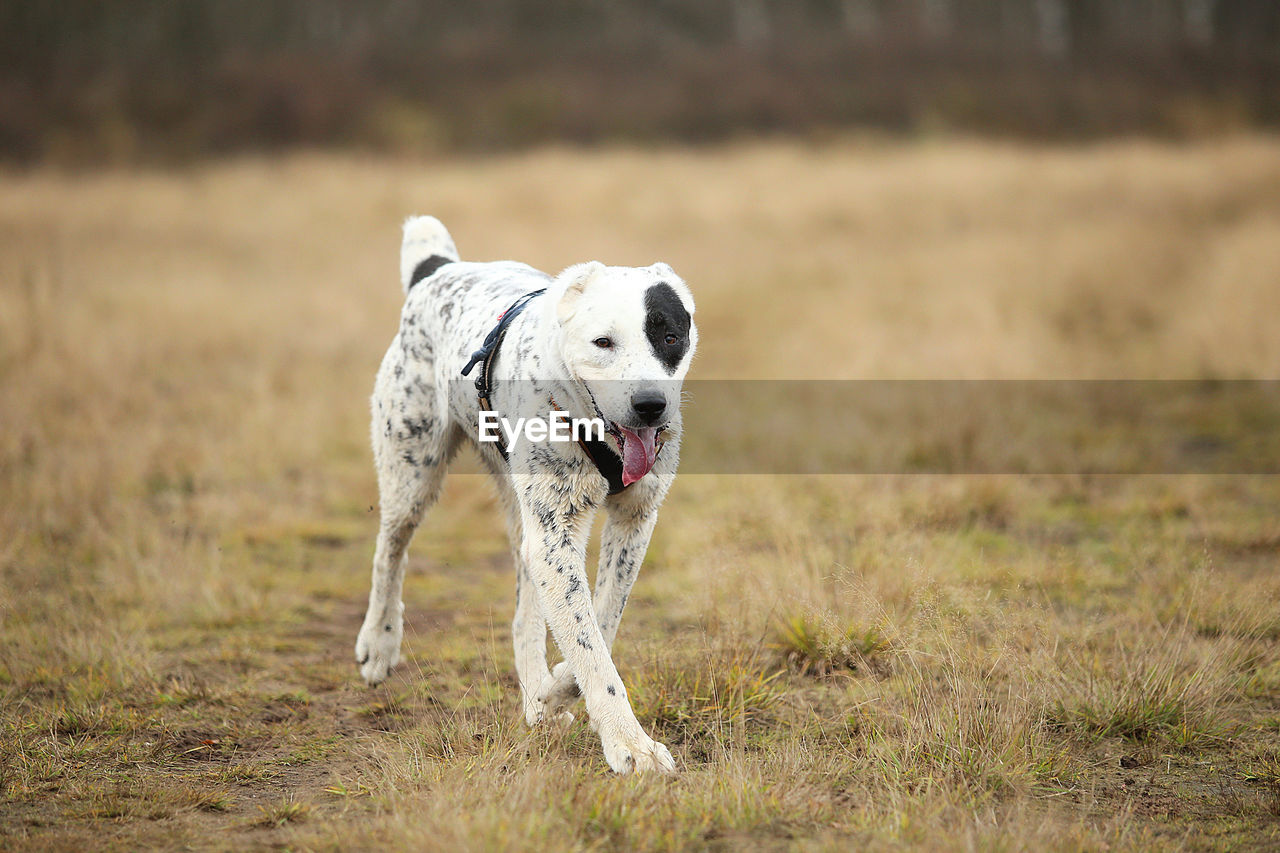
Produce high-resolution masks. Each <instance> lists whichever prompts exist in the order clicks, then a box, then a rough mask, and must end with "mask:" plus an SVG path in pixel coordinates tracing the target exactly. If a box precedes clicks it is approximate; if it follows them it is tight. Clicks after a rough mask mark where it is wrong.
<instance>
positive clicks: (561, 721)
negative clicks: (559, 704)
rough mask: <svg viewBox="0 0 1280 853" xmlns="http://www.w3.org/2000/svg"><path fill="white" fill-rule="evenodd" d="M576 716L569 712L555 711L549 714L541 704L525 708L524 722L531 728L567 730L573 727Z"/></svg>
mask: <svg viewBox="0 0 1280 853" xmlns="http://www.w3.org/2000/svg"><path fill="white" fill-rule="evenodd" d="M573 720H574V716H573V714H570V713H569V712H568V711H555V712H552V713H547V711H546V709H545V708H544V707H543V706H542V704H541V703H535V704H532V705H530V706H529V707H527V708H525V711H524V721H525V722H526V723H528V724H529V728H533V727H534V726H552V727H554V728H558V729H567V728H569V726H571V725H573Z"/></svg>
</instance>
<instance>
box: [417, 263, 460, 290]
mask: <svg viewBox="0 0 1280 853" xmlns="http://www.w3.org/2000/svg"><path fill="white" fill-rule="evenodd" d="M451 263H453V258H446V257H445V256H444V255H432V256H431V257H429V258H427V259H426V260H425V261H421V262H419V264H418V265H417V266H416V267H414V268H413V275H411V276H409V289H410V290H412V289H413V286H414V285H415V284H417V283H418V282H420V281H422V280H423V279H424V278H427V277H428V276H430V275H432V274H433V273H434V272H435V271H436V270H438V269H440V267H442V266H444V265H445V264H451Z"/></svg>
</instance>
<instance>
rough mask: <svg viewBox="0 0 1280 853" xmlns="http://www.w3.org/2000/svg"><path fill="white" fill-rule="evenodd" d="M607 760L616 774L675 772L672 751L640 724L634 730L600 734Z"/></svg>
mask: <svg viewBox="0 0 1280 853" xmlns="http://www.w3.org/2000/svg"><path fill="white" fill-rule="evenodd" d="M600 740H601V743H602V744H603V745H604V759H605V761H607V762H609V767H610V768H611V769H612V770H613V772H615V773H621V774H623V775H626V774H628V773H675V772H676V762H675V759H673V758H672V757H671V750H669V749H667V748H666V747H665V746H663V745H662V744H660V743H658V742H657V741H656V740H654V739H653V738H651V737H649V736H648V735H647V734H645V733H644V732H643V731H641V730H640V728H639V726H637V727H636V729H635V731H633V732H626V733H624V732H617V733H613V734H606V735H604V736H603V737H601V739H600Z"/></svg>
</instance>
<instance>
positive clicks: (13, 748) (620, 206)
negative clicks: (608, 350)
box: [0, 138, 1280, 850]
mask: <svg viewBox="0 0 1280 853" xmlns="http://www.w3.org/2000/svg"><path fill="white" fill-rule="evenodd" d="M0 187H3V191H2V192H0V399H3V404H2V405H0V485H2V486H3V488H2V489H0V847H5V848H25V849H72V848H75V849H84V848H86V846H88V847H91V848H92V849H112V848H116V849H136V848H138V847H140V846H154V847H166V848H177V847H192V848H212V849H223V848H233V847H234V848H244V847H279V848H289V849H334V848H341V849H349V848H370V847H378V848H385V847H405V848H410V849H431V848H444V847H448V848H451V849H456V848H462V849H489V848H504V849H524V848H528V849H539V850H541V849H597V848H610V849H613V848H617V849H680V850H683V849H690V848H698V847H703V848H718V849H737V848H741V847H767V848H773V847H802V848H806V849H813V848H816V849H823V848H830V849H849V848H850V847H851V846H854V847H865V848H872V849H881V848H896V847H903V846H906V847H921V848H928V849H940V848H941V849H948V848H951V849H990V848H996V849H1009V850H1042V849H1168V848H1179V847H1180V848H1185V849H1221V850H1234V849H1260V848H1280V573H1278V572H1277V568H1278V566H1277V559H1278V557H1280V514H1278V513H1277V509H1278V508H1280V481H1278V478H1276V477H1274V476H1272V477H1265V476H1214V477H1209V476H1200V475H1180V476H1145V477H1113V476H1099V475H1083V474H1070V473H1063V474H1054V475H1040V476H1013V475H990V476H976V475H973V476H928V475H918V476H870V475H863V476H804V477H802V476H763V475H755V476H750V475H742V476H733V477H730V476H714V475H711V474H694V475H689V476H684V477H682V478H681V479H680V480H679V481H678V483H677V485H676V487H675V489H674V491H673V493H672V495H671V497H670V499H669V500H668V503H667V505H666V506H665V507H664V510H663V516H662V520H661V522H660V523H659V526H658V532H657V534H656V537H655V541H654V544H653V547H652V549H651V551H650V554H649V557H648V559H647V560H646V562H645V567H644V570H643V572H642V573H641V577H640V580H639V583H638V585H637V588H636V592H635V594H634V596H633V598H632V600H631V603H630V605H629V607H628V612H627V617H626V619H625V620H624V621H623V626H622V630H621V632H620V636H619V642H618V649H617V654H616V658H617V661H618V665H619V668H620V670H621V672H622V674H623V676H624V678H625V679H627V681H628V684H629V689H630V693H631V696H632V699H633V701H634V704H635V706H636V709H637V713H638V715H639V717H640V719H641V721H642V722H643V723H644V724H645V725H647V726H651V727H652V730H653V731H654V733H655V735H656V736H658V737H659V738H661V739H662V740H664V741H665V742H666V743H668V744H669V745H670V746H671V747H672V751H673V753H674V754H675V755H676V759H677V763H678V765H679V767H680V773H679V775H678V776H676V777H675V778H617V777H614V776H612V775H610V774H609V772H608V770H607V768H606V766H605V763H604V759H603V757H602V755H601V752H600V748H599V744H598V742H597V740H596V738H595V737H594V735H593V734H592V733H591V731H590V729H589V727H588V724H587V721H586V719H585V713H582V712H581V709H579V714H578V717H579V719H578V721H577V722H576V723H575V724H574V725H573V726H572V727H571V728H569V729H568V730H567V731H534V732H530V731H528V730H526V729H525V727H524V726H523V723H522V722H521V721H520V716H521V715H520V704H519V697H518V695H517V690H516V685H515V682H514V677H513V673H512V662H511V651H510V642H509V639H510V634H509V627H508V624H509V622H510V618H511V613H512V594H513V587H514V584H513V579H512V577H511V571H510V566H509V562H508V557H507V545H506V543H505V541H504V538H503V535H502V532H501V523H500V521H499V514H498V511H497V508H496V506H495V499H494V496H493V494H492V492H491V490H490V489H489V487H488V485H487V484H486V483H485V482H484V480H483V479H482V478H480V477H479V476H477V475H476V474H474V473H468V471H472V472H474V470H475V469H474V467H470V468H468V467H467V466H466V465H465V464H464V466H463V470H462V472H461V473H459V474H458V475H456V476H453V477H452V479H450V480H449V481H448V484H447V486H446V490H445V494H444V497H443V499H442V501H441V503H440V505H439V506H438V507H437V509H436V510H435V511H434V512H433V514H432V515H431V516H430V518H429V519H428V521H427V522H426V523H425V525H424V527H423V528H422V529H421V531H420V532H419V535H418V538H417V540H416V541H415V543H414V547H413V549H412V552H411V560H410V570H409V574H408V578H407V582H406V591H405V603H406V608H407V610H406V612H407V629H406V635H405V659H404V662H403V663H402V664H401V666H400V667H399V668H398V669H397V670H396V672H395V674H394V677H393V678H392V679H391V680H390V681H389V682H388V683H387V684H385V685H384V686H381V687H379V688H376V689H370V688H366V687H364V686H363V685H362V684H361V683H360V681H359V679H358V676H357V672H356V667H355V663H354V660H353V655H352V649H353V645H354V641H355V634H356V631H357V629H358V628H359V625H360V621H361V617H362V615H363V610H364V605H365V599H366V595H367V590H368V586H367V584H368V573H369V564H370V557H371V555H372V548H373V539H374V533H375V528H376V523H377V522H376V512H375V505H376V502H377V493H376V487H375V483H374V477H373V470H372V465H371V461H370V453H369V450H368V447H367V440H366V435H367V406H366V402H367V395H368V393H369V390H370V388H371V385H372V377H373V373H374V371H375V369H376V366H377V363H378V360H379V359H380V357H381V353H382V351H383V349H384V348H385V346H386V344H387V342H388V341H389V340H390V338H391V335H392V334H393V333H394V330H395V328H396V325H397V317H398V311H399V306H400V300H401V293H400V288H399V285H398V282H397V280H396V269H397V263H398V258H397V255H398V243H399V224H400V222H401V220H402V219H403V217H405V216H406V215H408V214H410V213H433V214H435V215H438V216H440V217H441V218H442V219H443V220H444V221H445V222H446V223H448V224H449V225H450V227H451V228H452V230H453V232H454V236H455V237H456V239H457V242H458V245H459V248H460V249H461V251H462V253H463V255H464V257H469V258H475V259H493V258H504V257H511V258H517V259H520V260H525V261H528V262H531V263H533V264H535V265H538V266H540V267H542V268H544V269H549V270H557V269H560V268H563V267H565V266H567V265H569V264H571V263H575V262H578V261H581V260H585V259H589V258H598V259H601V260H604V261H607V262H610V263H631V264H648V263H651V262H653V261H656V260H665V261H668V262H670V263H671V264H672V265H673V266H675V268H676V269H677V270H678V271H680V272H681V273H682V274H683V276H684V277H685V278H686V279H687V280H688V281H689V282H690V284H691V286H692V287H693V289H694V292H695V293H696V295H697V298H698V314H697V319H698V322H699V326H700V330H701V337H702V344H701V352H700V354H699V356H698V358H697V360H696V362H695V367H694V371H693V376H694V377H697V378H703V379H705V378H800V377H803V378H827V379H847V378H865V377H871V378H948V379H950V378H1044V377H1053V378H1098V377H1112V378H1115V377H1123V378H1139V377H1140V378H1195V379H1202V378H1206V379H1221V378H1242V377H1244V378H1247V377H1255V378H1258V377H1262V378H1266V377H1275V376H1276V375H1277V367H1278V366H1280V328H1278V326H1277V320H1276V317H1278V316H1280V289H1278V288H1276V286H1275V282H1277V281H1280V142H1276V141H1274V140H1270V139H1265V138H1240V139H1233V140H1227V141H1221V142H1214V143H1204V144H1199V145H1194V146H1181V147H1173V146H1163V145H1158V144H1154V143H1144V142H1127V143H1115V144H1108V145H1099V146H1095V147H1090V148H1082V149H1070V148H1053V147H1020V146H1002V145H995V144H986V143H971V142H963V141H936V142H931V141H922V142H917V143H911V144H893V145H890V144H887V143H879V142H875V141H831V142H828V143H824V144H821V145H800V144H791V143H783V142H775V143H760V144H752V145H736V146H726V147H718V148H706V149H699V150H694V151H688V150H677V149H671V150H663V149H659V150H622V149H615V150H605V151H596V152H582V151H571V150H558V149H552V150H543V151H538V152H534V153H530V154H525V155H519V156H511V157H501V158H494V159H480V160H442V161H395V160H384V159H378V160H363V159H359V158H353V157H340V156H331V155H324V154H311V155H296V156H289V157H283V158H276V159H239V160H234V161H230V162H220V163H211V164H207V165H203V166H198V167H190V168H186V169H182V170H176V171H150V172H98V173H89V174H63V173H55V172H51V171H35V172H27V173H8V174H4V175H3V176H0ZM731 428H732V425H725V429H726V430H728V429H731ZM839 428H840V425H833V426H832V429H839ZM1274 461H1275V460H1271V462H1272V463H1274Z"/></svg>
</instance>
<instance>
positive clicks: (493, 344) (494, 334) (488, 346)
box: [462, 288, 627, 495]
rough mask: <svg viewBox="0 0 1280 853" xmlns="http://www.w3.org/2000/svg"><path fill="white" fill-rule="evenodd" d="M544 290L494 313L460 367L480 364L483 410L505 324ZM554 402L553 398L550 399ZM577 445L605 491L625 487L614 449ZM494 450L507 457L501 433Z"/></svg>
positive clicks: (489, 405) (582, 442)
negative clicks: (495, 318) (481, 339)
mask: <svg viewBox="0 0 1280 853" xmlns="http://www.w3.org/2000/svg"><path fill="white" fill-rule="evenodd" d="M543 293H546V288H543V289H542V290H535V291H532V292H530V293H526V294H525V295H524V296H521V297H520V298H519V299H517V300H516V301H515V302H513V303H512V304H511V307H510V308H508V309H507V310H506V311H503V312H502V313H501V314H500V315H498V325H496V326H494V327H493V328H492V329H491V330H490V331H489V334H488V335H486V336H485V339H484V343H482V344H480V349H478V350H476V351H475V352H473V353H472V354H471V360H470V361H468V362H467V364H466V366H465V367H463V368H462V375H463V376H466V375H467V374H469V373H470V372H471V370H472V368H474V367H475V366H476V365H477V364H478V365H480V372H479V373H477V374H476V398H477V399H478V400H479V401H480V408H481V410H483V411H489V412H492V411H494V408H493V404H492V403H490V401H489V395H490V394H492V393H493V365H494V363H495V362H497V360H498V348H499V347H501V346H502V339H503V338H505V337H506V336H507V327H508V326H510V325H511V321H512V320H514V319H515V318H516V317H517V316H518V315H519V314H520V312H521V311H523V310H524V307H525V306H526V305H528V304H529V301H530V300H531V299H533V298H534V297H535V296H540V295H542V294H543ZM552 405H555V401H554V400H553V401H552ZM578 446H579V447H581V448H582V450H583V452H584V453H586V454H587V458H588V459H590V460H591V462H592V464H593V465H595V466H596V470H597V471H599V472H600V476H602V477H604V479H605V481H606V482H607V483H608V484H609V494H610V495H616V494H618V493H619V492H621V491H622V490H623V489H625V488H627V487H626V486H624V485H623V484H622V459H621V458H619V456H618V454H616V453H614V452H613V450H612V448H610V447H609V445H608V444H606V443H605V442H603V441H601V440H600V439H598V438H593V439H590V440H586V439H581V438H580V439H578ZM498 453H500V454H502V460H503V461H504V462H506V461H509V460H508V457H507V444H506V441H505V440H504V439H503V437H502V436H501V434H499V436H498Z"/></svg>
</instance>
